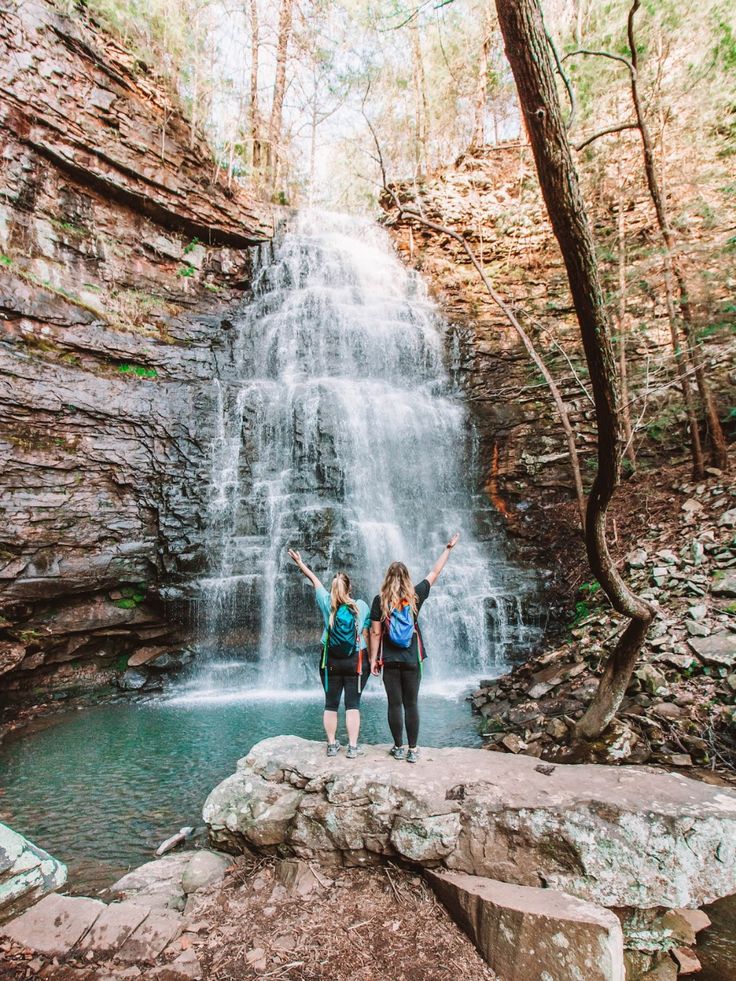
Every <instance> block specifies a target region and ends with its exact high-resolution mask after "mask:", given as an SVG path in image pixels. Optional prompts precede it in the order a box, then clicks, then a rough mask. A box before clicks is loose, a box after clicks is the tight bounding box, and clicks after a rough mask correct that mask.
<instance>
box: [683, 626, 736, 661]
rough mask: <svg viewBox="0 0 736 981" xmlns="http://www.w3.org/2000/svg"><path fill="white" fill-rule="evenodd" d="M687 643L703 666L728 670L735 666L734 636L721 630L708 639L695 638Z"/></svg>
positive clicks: (735, 648)
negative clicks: (710, 665) (707, 665)
mask: <svg viewBox="0 0 736 981" xmlns="http://www.w3.org/2000/svg"><path fill="white" fill-rule="evenodd" d="M688 643H689V644H690V646H691V647H692V649H693V650H694V651H695V653H696V654H697V655H698V657H699V658H700V660H701V661H703V662H704V663H705V664H712V665H714V666H716V667H724V668H730V667H733V665H734V664H736V634H733V633H731V632H730V631H729V630H722V631H720V632H719V633H717V634H711V635H710V637H696V638H693V639H692V640H689V641H688Z"/></svg>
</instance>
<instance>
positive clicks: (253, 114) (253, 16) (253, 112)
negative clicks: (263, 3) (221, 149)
mask: <svg viewBox="0 0 736 981" xmlns="http://www.w3.org/2000/svg"><path fill="white" fill-rule="evenodd" d="M260 47H261V38H260V31H259V27H258V0H250V107H249V110H250V111H249V113H248V115H249V117H250V139H251V163H252V165H253V170H254V171H258V170H259V168H260V166H261V149H262V137H261V112H260V108H259V106H258V61H259V55H260Z"/></svg>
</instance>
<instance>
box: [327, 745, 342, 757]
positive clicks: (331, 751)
mask: <svg viewBox="0 0 736 981" xmlns="http://www.w3.org/2000/svg"><path fill="white" fill-rule="evenodd" d="M341 748H342V747H341V746H340V743H327V755H328V756H337V754H338V753H339V752H340V749H341Z"/></svg>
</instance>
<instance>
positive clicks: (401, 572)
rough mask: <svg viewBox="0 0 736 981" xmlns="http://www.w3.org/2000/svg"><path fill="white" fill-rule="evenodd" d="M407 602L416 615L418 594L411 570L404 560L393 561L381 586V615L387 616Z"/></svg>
mask: <svg viewBox="0 0 736 981" xmlns="http://www.w3.org/2000/svg"><path fill="white" fill-rule="evenodd" d="M406 604H408V605H409V606H410V607H411V609H412V612H413V613H414V616H416V614H417V594H416V590H415V589H414V583H413V582H412V581H411V576H410V575H409V570H408V569H407V568H406V566H405V565H404V563H403V562H392V563H391V565H390V566H389V567H388V569H387V570H386V576H385V578H384V580H383V585H382V586H381V616H382V617H384V618H385V617H387V616H388V615H389V614H390V613H391V610H395V609H397V608H398V607H400V606H404V605H406Z"/></svg>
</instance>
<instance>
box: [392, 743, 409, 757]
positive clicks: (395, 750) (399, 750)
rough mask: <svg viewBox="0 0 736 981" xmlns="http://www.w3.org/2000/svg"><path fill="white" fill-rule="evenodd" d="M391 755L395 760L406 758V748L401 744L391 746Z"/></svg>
mask: <svg viewBox="0 0 736 981" xmlns="http://www.w3.org/2000/svg"><path fill="white" fill-rule="evenodd" d="M391 755H392V756H393V758H394V759H395V760H403V759H405V758H406V750H405V749H404V747H403V746H392V747H391Z"/></svg>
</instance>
